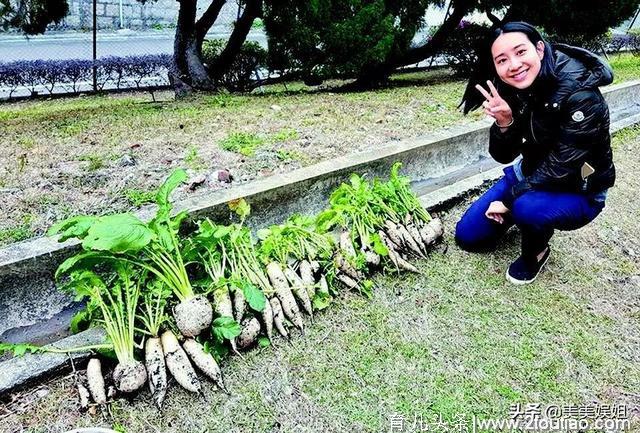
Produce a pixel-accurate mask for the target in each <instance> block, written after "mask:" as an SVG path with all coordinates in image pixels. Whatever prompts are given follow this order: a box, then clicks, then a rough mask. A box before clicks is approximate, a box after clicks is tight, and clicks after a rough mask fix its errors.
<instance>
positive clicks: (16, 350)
mask: <svg viewBox="0 0 640 433" xmlns="http://www.w3.org/2000/svg"><path fill="white" fill-rule="evenodd" d="M40 352H42V348H41V347H40V346H34V345H31V344H27V343H0V356H2V355H4V354H5V353H12V354H13V356H23V355H25V354H26V353H40Z"/></svg>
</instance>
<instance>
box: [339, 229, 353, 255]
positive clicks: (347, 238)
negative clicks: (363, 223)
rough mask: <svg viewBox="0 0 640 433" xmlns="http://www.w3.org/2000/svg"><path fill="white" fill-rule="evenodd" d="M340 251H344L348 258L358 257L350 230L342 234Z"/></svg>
mask: <svg viewBox="0 0 640 433" xmlns="http://www.w3.org/2000/svg"><path fill="white" fill-rule="evenodd" d="M340 249H341V250H342V251H344V253H345V254H346V256H347V257H349V258H355V257H356V250H355V248H354V247H353V242H352V241H351V232H350V231H349V230H343V231H342V232H341V233H340Z"/></svg>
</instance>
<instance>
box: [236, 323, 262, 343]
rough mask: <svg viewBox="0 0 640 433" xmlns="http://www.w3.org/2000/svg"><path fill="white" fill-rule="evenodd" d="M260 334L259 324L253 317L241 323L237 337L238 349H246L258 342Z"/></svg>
mask: <svg viewBox="0 0 640 433" xmlns="http://www.w3.org/2000/svg"><path fill="white" fill-rule="evenodd" d="M259 334H260V322H258V319H256V318H255V317H252V318H251V319H249V318H246V319H244V320H243V321H242V331H241V332H240V335H238V348H239V349H247V348H249V347H251V346H253V345H254V344H255V343H256V342H257V341H258V335H259Z"/></svg>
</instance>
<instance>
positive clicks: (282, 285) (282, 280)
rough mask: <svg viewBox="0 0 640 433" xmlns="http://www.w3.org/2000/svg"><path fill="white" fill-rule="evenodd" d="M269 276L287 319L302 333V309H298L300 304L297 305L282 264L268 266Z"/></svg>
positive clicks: (272, 263)
mask: <svg viewBox="0 0 640 433" xmlns="http://www.w3.org/2000/svg"><path fill="white" fill-rule="evenodd" d="M267 275H268V276H269V280H270V281H271V284H272V285H273V288H274V289H275V290H276V296H277V297H278V299H279V300H280V304H281V305H282V311H283V312H284V314H285V316H287V318H288V319H289V320H291V323H293V324H294V325H295V326H296V327H297V328H298V329H300V330H301V331H302V330H304V324H303V322H302V317H301V315H300V309H299V308H298V304H296V300H295V298H294V297H293V293H292V292H291V288H290V287H289V284H288V283H287V277H286V276H285V275H284V272H283V271H282V267H281V266H280V264H279V263H277V262H271V263H269V264H268V265H267Z"/></svg>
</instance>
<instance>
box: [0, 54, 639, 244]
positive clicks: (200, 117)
mask: <svg viewBox="0 0 640 433" xmlns="http://www.w3.org/2000/svg"><path fill="white" fill-rule="evenodd" d="M611 63H612V66H613V67H614V69H615V73H616V80H617V81H624V80H629V79H633V78H637V77H638V76H640V71H639V69H640V57H634V56H632V55H630V54H625V55H620V56H612V57H611ZM340 84H342V83H339V82H331V83H327V84H326V85H325V86H324V87H323V88H321V89H315V88H314V89H312V88H309V87H306V86H304V85H302V84H300V83H291V84H288V85H287V86H284V85H274V86H270V87H267V88H264V89H261V90H260V91H255V92H254V93H253V94H250V95H244V96H238V95H228V94H219V95H200V96H196V97H194V98H193V99H191V100H189V101H178V102H176V101H173V100H172V95H171V93H169V92H165V93H163V94H161V95H158V96H159V99H160V102H155V103H154V102H151V98H150V96H149V94H145V93H134V94H119V95H106V96H84V97H78V98H69V99H55V100H38V101H27V102H19V103H11V104H4V105H2V106H0V146H2V148H3V149H5V151H4V152H2V154H0V199H1V200H2V202H3V212H2V213H0V245H3V244H8V243H11V242H15V241H19V240H23V239H26V238H29V237H33V236H40V235H42V234H43V233H44V231H45V230H46V229H47V228H48V227H49V226H51V224H53V223H54V222H55V221H58V220H60V219H63V218H66V217H68V216H71V215H74V214H80V213H106V212H110V211H122V210H125V209H135V208H137V207H139V206H141V205H144V204H145V203H147V202H149V201H150V200H151V198H152V194H151V193H150V191H153V190H154V189H155V188H156V187H157V186H158V185H159V184H160V183H161V182H162V180H163V179H164V177H165V175H166V173H167V172H168V171H169V170H170V168H171V167H175V166H184V167H187V168H189V170H190V171H191V173H193V174H194V175H198V174H209V173H212V172H213V171H215V170H217V169H221V168H226V169H229V170H230V172H231V174H232V175H233V177H234V180H233V182H232V183H231V184H230V185H231V186H232V185H237V184H240V183H244V182H247V181H249V180H251V179H255V178H257V177H261V176H268V175H270V174H274V173H279V172H284V171H290V170H293V169H296V168H299V167H301V166H304V165H309V164H313V163H316V162H319V161H322V160H326V159H330V158H333V157H336V156H339V155H343V154H344V153H354V152H358V151H362V150H365V149H372V148H375V147H376V146H381V145H383V144H385V143H388V142H389V141H393V140H399V139H403V138H409V137H415V136H418V135H423V134H428V133H429V132H433V131H437V130H441V129H442V128H446V127H449V126H452V125H459V124H463V123H468V122H471V121H474V120H478V119H480V118H482V117H483V115H482V114H481V113H480V112H476V113H472V114H471V115H469V116H467V117H464V116H462V114H461V113H460V112H459V111H458V110H457V109H456V107H457V105H458V103H459V101H460V98H461V96H462V92H463V89H464V85H465V83H464V82H462V81H459V80H455V79H452V78H451V77H450V75H449V71H448V70H437V71H431V72H419V73H405V74H399V75H397V76H395V77H393V80H392V85H391V86H390V87H388V88H385V89H380V90H376V91H366V92H356V93H353V92H352V93H348V92H340V91H339V85H340ZM230 185H229V184H223V183H219V182H217V181H214V182H210V183H208V185H207V186H205V187H202V188H200V189H199V190H197V191H196V192H195V193H192V194H200V193H203V192H204V191H210V190H214V189H219V188H227V187H229V186H230ZM182 194H183V197H184V195H186V194H187V192H183V193H182Z"/></svg>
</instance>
